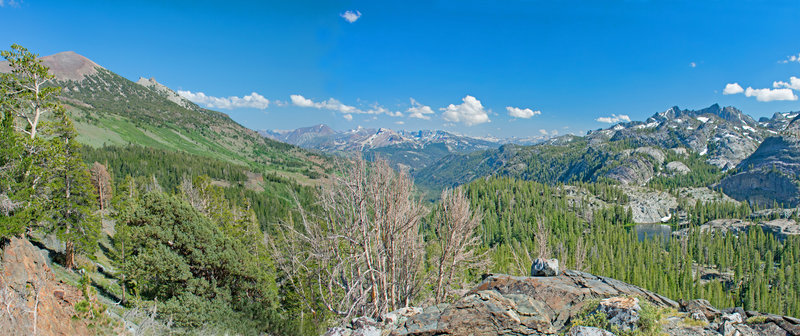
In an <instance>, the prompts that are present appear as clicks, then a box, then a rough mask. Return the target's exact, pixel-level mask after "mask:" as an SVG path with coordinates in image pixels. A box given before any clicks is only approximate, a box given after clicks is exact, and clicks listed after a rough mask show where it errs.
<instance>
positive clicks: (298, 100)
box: [290, 94, 360, 113]
mask: <svg viewBox="0 0 800 336" xmlns="http://www.w3.org/2000/svg"><path fill="white" fill-rule="evenodd" d="M290 97H291V99H292V104H294V105H297V106H300V107H313V108H317V109H320V110H332V111H339V112H342V113H360V112H359V111H358V109H357V108H355V107H354V106H349V105H345V104H342V103H341V102H340V101H338V100H336V99H333V98H330V99H328V100H326V101H321V102H315V101H313V100H311V99H308V98H306V97H303V96H301V95H296V94H294V95H291V96H290Z"/></svg>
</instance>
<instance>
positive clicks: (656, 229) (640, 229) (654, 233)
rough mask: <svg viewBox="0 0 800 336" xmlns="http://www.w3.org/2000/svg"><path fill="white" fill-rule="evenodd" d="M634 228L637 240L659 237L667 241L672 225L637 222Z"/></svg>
mask: <svg viewBox="0 0 800 336" xmlns="http://www.w3.org/2000/svg"><path fill="white" fill-rule="evenodd" d="M635 230H636V235H637V236H638V237H639V241H643V240H645V239H659V238H660V239H663V240H664V241H667V240H669V238H670V237H671V236H672V227H670V226H669V225H664V224H637V225H636V226H635Z"/></svg>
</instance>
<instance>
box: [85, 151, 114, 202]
mask: <svg viewBox="0 0 800 336" xmlns="http://www.w3.org/2000/svg"><path fill="white" fill-rule="evenodd" d="M89 173H90V174H91V180H92V185H93V186H94V189H95V190H96V191H97V198H98V200H99V201H100V210H105V208H106V205H107V204H108V201H109V200H110V199H111V198H112V197H113V196H114V194H113V192H112V191H111V175H110V174H109V173H108V170H107V169H106V166H104V165H102V164H100V163H99V162H95V163H94V164H93V165H92V168H91V169H89Z"/></svg>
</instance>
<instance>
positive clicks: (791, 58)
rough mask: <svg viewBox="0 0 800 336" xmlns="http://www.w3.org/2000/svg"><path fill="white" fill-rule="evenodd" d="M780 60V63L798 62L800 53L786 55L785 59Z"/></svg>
mask: <svg viewBox="0 0 800 336" xmlns="http://www.w3.org/2000/svg"><path fill="white" fill-rule="evenodd" d="M780 62H781V63H790V62H798V63H800V54H797V55H790V56H786V59H785V60H783V61H780Z"/></svg>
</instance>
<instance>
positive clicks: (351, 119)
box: [342, 114, 353, 121]
mask: <svg viewBox="0 0 800 336" xmlns="http://www.w3.org/2000/svg"><path fill="white" fill-rule="evenodd" d="M342 117H344V119H345V120H347V121H353V115H352V114H345V115H344V116H342Z"/></svg>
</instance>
